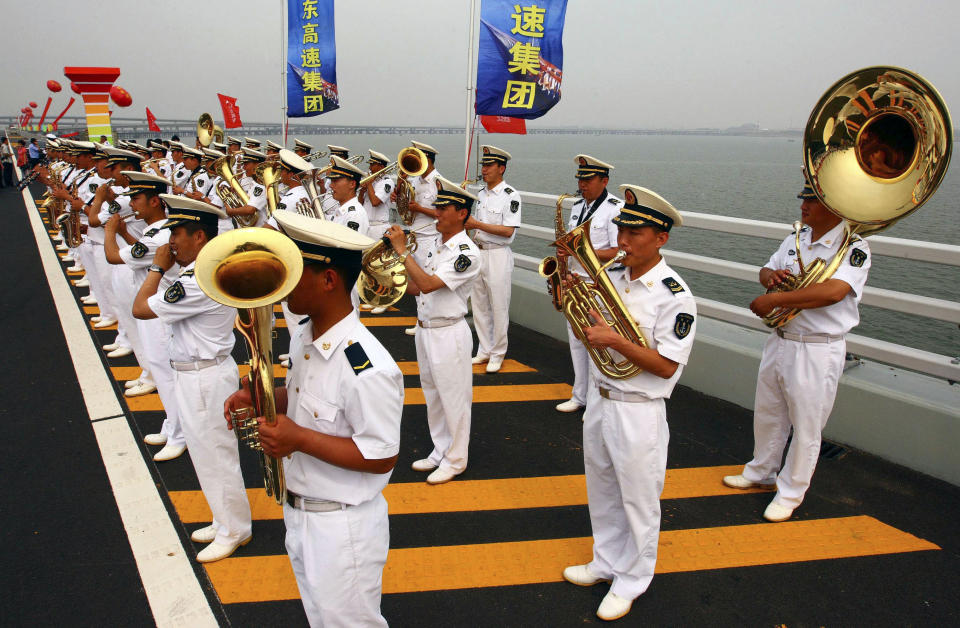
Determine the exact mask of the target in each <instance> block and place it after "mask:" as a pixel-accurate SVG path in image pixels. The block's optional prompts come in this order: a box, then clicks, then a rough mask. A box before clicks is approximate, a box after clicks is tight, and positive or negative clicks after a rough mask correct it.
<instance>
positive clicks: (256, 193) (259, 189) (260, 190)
mask: <svg viewBox="0 0 960 628" xmlns="http://www.w3.org/2000/svg"><path fill="white" fill-rule="evenodd" d="M261 194H263V188H262V187H260V186H259V185H258V186H256V187H254V188H253V195H254V196H260V195H261Z"/></svg>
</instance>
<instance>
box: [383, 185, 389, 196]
mask: <svg viewBox="0 0 960 628" xmlns="http://www.w3.org/2000/svg"><path fill="white" fill-rule="evenodd" d="M390 189H391V188H390V184H389V183H384V184H383V191H384V192H386V193H387V194H389V193H390Z"/></svg>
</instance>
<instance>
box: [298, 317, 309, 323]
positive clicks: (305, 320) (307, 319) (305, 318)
mask: <svg viewBox="0 0 960 628" xmlns="http://www.w3.org/2000/svg"><path fill="white" fill-rule="evenodd" d="M308 322H310V317H309V316H304V317H303V320H302V321H300V322H299V323H297V325H306V324H307V323H308Z"/></svg>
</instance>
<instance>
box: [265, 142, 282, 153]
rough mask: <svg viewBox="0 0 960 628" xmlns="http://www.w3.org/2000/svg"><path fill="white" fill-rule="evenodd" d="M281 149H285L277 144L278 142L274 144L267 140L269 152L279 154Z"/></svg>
mask: <svg viewBox="0 0 960 628" xmlns="http://www.w3.org/2000/svg"><path fill="white" fill-rule="evenodd" d="M281 148H283V146H280V144H277V143H276V142H273V141H271V140H267V150H272V151H274V152H277V151H279V150H280V149H281Z"/></svg>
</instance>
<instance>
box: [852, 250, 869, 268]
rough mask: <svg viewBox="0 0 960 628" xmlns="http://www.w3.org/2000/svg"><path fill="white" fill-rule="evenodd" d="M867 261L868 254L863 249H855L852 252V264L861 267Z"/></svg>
mask: <svg viewBox="0 0 960 628" xmlns="http://www.w3.org/2000/svg"><path fill="white" fill-rule="evenodd" d="M865 261H867V254H866V253H864V252H863V249H853V250H852V251H851V252H850V265H851V266H855V267H856V268H860V267H861V266H863V263H864V262H865Z"/></svg>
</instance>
